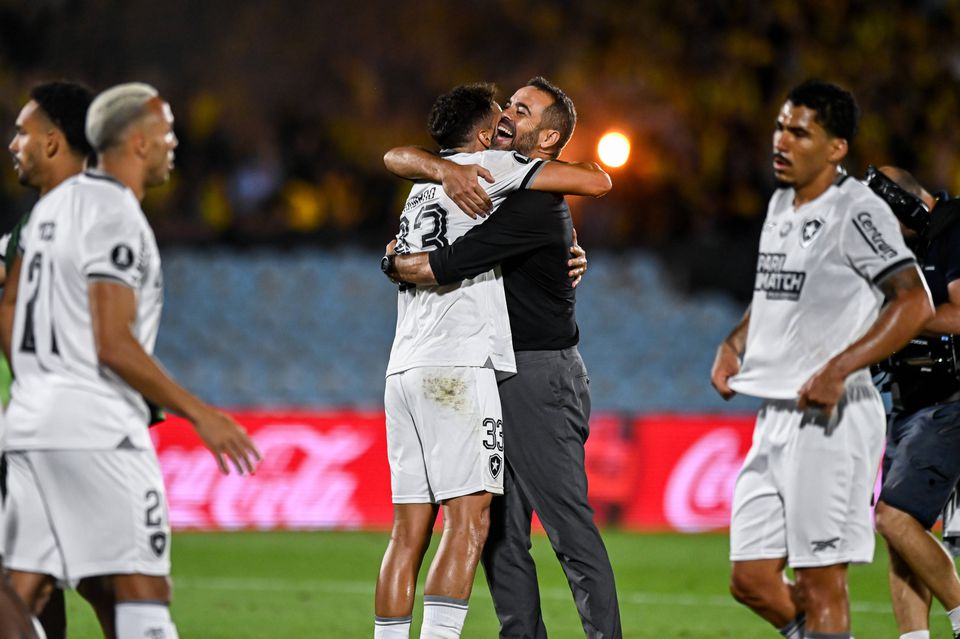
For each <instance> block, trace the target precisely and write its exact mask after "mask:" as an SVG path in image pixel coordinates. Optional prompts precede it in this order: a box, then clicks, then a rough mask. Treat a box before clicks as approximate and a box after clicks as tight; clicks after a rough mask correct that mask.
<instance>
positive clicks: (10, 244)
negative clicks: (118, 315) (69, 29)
mask: <svg viewBox="0 0 960 639" xmlns="http://www.w3.org/2000/svg"><path fill="white" fill-rule="evenodd" d="M91 100H93V94H92V93H91V92H90V90H89V89H88V88H87V87H85V86H82V85H80V84H76V83H73V82H48V83H45V84H39V85H37V86H35V87H34V88H33V89H31V91H30V100H29V101H28V102H27V104H25V105H24V106H23V108H22V109H21V111H20V114H19V115H18V117H17V121H16V131H15V133H14V136H13V139H12V140H11V141H10V145H9V147H8V148H9V151H10V153H11V154H12V155H13V163H14V170H15V171H16V173H17V179H18V180H19V182H20V184H22V185H24V186H27V187H30V188H32V189H36V190H37V192H38V194H39V196H40V197H41V198H43V197H44V196H46V195H47V193H49V192H50V191H51V190H53V189H54V188H56V187H57V186H59V185H60V184H61V183H62V182H63V181H64V180H66V179H67V178H69V177H72V176H74V175H76V174H77V173H80V172H81V171H83V168H84V164H85V162H86V161H87V160H89V159H90V157H91V156H93V149H92V148H91V147H90V144H89V142H87V138H86V134H85V133H84V124H85V121H86V117H87V108H88V107H89V106H90V102H91ZM28 218H29V214H27V215H24V216H23V218H22V219H21V220H20V222H19V223H18V224H17V226H16V227H15V228H14V229H13V231H12V232H11V233H9V234H7V235H5V236H4V237H3V239H2V240H0V253H3V258H4V259H3V267H2V268H0V273H2V275H0V285H3V283H5V281H6V279H7V275H8V274H9V275H10V280H12V281H14V282H15V280H16V278H17V276H18V273H19V268H20V261H19V255H20V251H19V244H20V242H19V240H20V231H21V229H22V227H23V225H24V224H25V223H26V221H27V219H28ZM11 289H15V283H14V285H13V286H12V287H11ZM13 298H14V295H12V294H11V295H9V297H8V300H7V301H8V302H9V303H11V305H10V306H8V307H6V308H5V309H4V310H6V311H7V312H9V313H12V312H13V306H12V302H13ZM5 463H6V462H5V460H4V461H3V462H0V464H2V465H4V466H5ZM3 473H4V474H5V468H4V470H3ZM0 551H2V547H0ZM99 586H100V584H99V583H96V582H93V581H91V582H90V583H88V584H85V588H83V589H82V590H81V594H83V595H84V597H87V598H88V599H89V600H90V601H91V603H92V604H93V605H94V608H95V609H96V610H97V614H98V616H100V614H101V612H103V611H104V610H106V609H109V611H110V612H112V606H110V605H107V606H106V607H105V606H103V605H101V602H102V601H103V599H102V598H103V596H104V594H105V593H104V592H103V591H102V589H101V588H100V587H99ZM0 616H2V615H0ZM40 623H41V624H42V626H43V629H44V632H45V633H46V635H47V638H48V639H56V638H58V637H63V636H65V635H66V616H65V612H64V601H63V591H62V590H60V589H59V588H57V589H54V590H53V592H52V593H51V594H50V596H49V598H48V600H47V604H46V605H45V606H44V608H43V612H42V613H41V614H40Z"/></svg>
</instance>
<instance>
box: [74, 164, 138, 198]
mask: <svg viewBox="0 0 960 639" xmlns="http://www.w3.org/2000/svg"><path fill="white" fill-rule="evenodd" d="M71 180H73V187H74V188H75V189H77V190H79V191H81V192H83V193H85V194H87V195H88V196H89V197H94V198H97V199H100V200H104V201H107V202H120V201H127V200H128V199H129V195H130V189H128V188H127V187H126V186H125V185H124V184H123V183H122V182H120V181H119V180H118V179H116V178H115V177H113V176H111V175H107V174H106V173H100V172H97V171H84V172H83V173H80V174H79V175H76V176H74V177H73V178H71Z"/></svg>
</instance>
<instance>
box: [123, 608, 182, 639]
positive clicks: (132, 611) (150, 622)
mask: <svg viewBox="0 0 960 639" xmlns="http://www.w3.org/2000/svg"><path fill="white" fill-rule="evenodd" d="M115 610H116V611H117V612H116V615H117V617H116V619H117V639H179V638H178V636H177V627H176V626H174V625H173V620H172V619H171V618H170V608H169V607H168V606H167V605H166V604H162V603H154V602H147V601H125V602H123V603H118V604H117V605H116V607H115Z"/></svg>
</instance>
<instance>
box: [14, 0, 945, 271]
mask: <svg viewBox="0 0 960 639" xmlns="http://www.w3.org/2000/svg"><path fill="white" fill-rule="evenodd" d="M822 4H823V3H819V2H812V3H802V4H798V3H794V2H789V1H787V0H777V1H774V2H760V1H742V2H736V3H717V4H711V3H707V4H704V3H696V4H689V3H675V2H667V1H665V0H658V1H655V2H645V3H634V4H624V3H620V2H616V1H614V0H600V1H598V2H592V3H575V2H546V1H542V2H535V3H525V4H524V5H523V6H520V5H516V4H515V3H507V2H498V3H496V6H495V8H493V10H491V9H490V8H489V7H487V6H480V5H465V6H460V5H457V6H456V7H454V6H453V5H449V4H447V3H443V2H436V1H435V2H417V3H414V5H409V4H406V3H404V4H402V5H398V4H396V3H390V2H387V1H386V0H375V1H372V2H364V3H351V4H347V5H332V4H330V3H314V4H306V3H300V2H294V1H293V0H285V1H282V2H276V3H271V4H270V5H269V6H264V5H262V4H260V3H239V4H236V3H228V2H226V1H225V0H214V1H211V2H205V3H202V4H201V5H195V4H190V5H188V4H187V3H168V4H166V5H164V6H163V7H156V6H154V5H152V4H146V3H127V4H126V5H125V6H124V7H123V8H121V9H120V10H114V9H110V10H108V8H107V7H108V3H104V2H92V3H88V2H79V1H61V2H40V3H31V4H30V5H29V6H27V7H26V8H22V7H21V8H10V7H7V8H0V96H2V100H0V118H2V120H3V121H5V122H12V121H13V119H14V116H15V109H16V108H17V105H18V104H20V103H21V102H22V99H23V97H24V96H25V93H26V91H27V90H28V88H29V87H30V86H31V85H32V84H33V83H35V82H36V81H39V80H43V79H50V77H49V76H50V75H51V73H53V74H54V75H57V76H63V77H69V78H72V79H79V80H83V81H85V82H87V83H88V84H90V85H91V86H92V87H94V88H95V89H96V88H100V86H101V85H103V84H105V83H106V82H107V81H108V80H109V79H114V78H118V77H132V76H134V75H136V76H138V77H144V78H145V79H147V80H149V81H151V82H153V83H154V84H155V85H157V86H162V87H164V89H165V91H166V92H167V94H168V95H170V96H171V102H172V103H175V104H177V105H178V107H179V110H180V112H181V113H182V114H183V115H182V116H181V117H180V119H179V120H178V124H177V127H178V130H177V133H178V135H179V138H180V141H181V145H180V149H179V150H178V154H179V157H180V159H181V163H180V167H181V173H180V174H179V175H178V176H177V177H176V178H175V180H174V181H173V182H172V183H171V184H170V185H169V186H168V187H165V188H164V189H163V190H162V191H161V192H159V193H156V194H153V195H151V197H150V199H149V200H148V201H147V202H146V209H147V210H149V211H150V212H151V219H152V221H153V223H154V226H155V228H156V229H157V235H158V238H159V239H160V241H161V242H164V243H170V242H179V243H197V242H204V243H206V242H220V241H224V242H228V243H237V244H250V243H263V242H273V243H278V242H282V243H289V242H293V241H302V242H306V243H316V244H321V245H327V244H329V243H331V242H349V243H353V244H362V245H368V246H374V245H376V244H378V243H379V242H380V241H381V239H382V238H383V237H385V236H386V235H387V234H389V233H391V232H393V230H394V229H393V227H394V225H395V217H396V214H395V212H396V210H397V207H398V206H399V204H400V203H401V201H402V198H403V196H404V194H405V189H406V185H404V184H402V183H401V182H398V181H396V180H394V179H392V178H390V177H389V176H387V175H386V173H385V171H383V168H382V163H381V155H382V153H383V151H385V150H386V149H387V148H390V147H391V146H394V145H396V144H400V143H403V142H419V143H421V144H424V145H429V140H428V139H427V138H426V137H425V136H424V135H423V133H422V130H423V123H422V119H423V115H422V114H423V113H425V112H426V110H427V107H428V100H429V96H433V95H436V94H437V93H438V92H440V91H442V90H444V89H446V88H447V87H449V85H450V83H451V82H456V81H470V80H477V79H489V80H493V81H497V82H499V83H500V84H501V87H504V86H510V85H512V84H514V83H516V82H519V81H521V80H523V79H525V78H527V77H529V76H531V75H533V74H535V73H544V74H545V75H548V76H549V77H552V78H555V79H556V80H557V81H558V82H559V83H561V84H562V85H563V86H565V87H567V89H568V91H570V92H571V93H572V94H574V95H577V96H580V97H579V101H578V106H579V109H580V111H581V113H582V115H583V118H582V119H583V123H582V125H581V130H580V131H579V134H578V135H577V136H576V137H575V139H574V142H573V143H572V144H571V146H570V148H569V149H568V150H567V152H566V155H567V156H569V157H571V158H588V157H592V156H593V148H592V146H593V144H594V141H595V140H596V138H597V137H598V136H599V134H600V133H601V132H602V129H603V128H606V127H611V128H620V129H623V130H625V131H627V132H628V133H629V134H630V135H631V137H632V139H633V154H632V158H631V160H630V162H629V164H628V165H627V167H625V168H623V169H620V170H615V171H614V172H613V179H614V182H615V185H616V188H615V189H614V191H613V192H612V193H611V195H610V197H608V198H605V199H604V200H601V201H599V202H579V203H577V210H575V212H574V213H575V215H576V216H577V218H578V226H579V227H580V228H581V237H582V238H584V240H585V242H586V243H587V246H588V247H589V246H595V247H599V246H607V247H611V248H621V247H626V246H636V245H642V246H648V247H657V248H659V247H666V246H669V247H670V248H671V255H673V256H674V257H675V259H677V261H678V262H684V263H686V262H688V261H689V260H690V259H693V260H694V261H696V260H697V259H698V256H703V257H700V258H699V259H701V260H703V261H705V262H707V263H709V261H710V259H709V258H710V256H711V255H712V254H713V251H714V250H722V249H720V248H718V247H719V246H721V245H726V243H727V241H730V242H733V241H735V240H734V239H733V238H734V237H736V236H743V235H744V233H743V232H742V231H744V230H753V229H755V228H756V227H757V226H758V225H759V221H760V220H761V219H762V214H763V210H764V201H765V197H766V194H767V193H769V192H770V190H771V189H772V183H771V181H770V177H769V175H768V174H767V171H766V161H765V160H766V158H767V156H768V153H769V151H768V148H769V142H768V131H767V126H768V124H769V122H770V121H771V114H773V113H774V112H775V111H776V108H777V101H778V100H779V99H780V96H782V94H783V92H784V91H785V90H786V89H787V88H788V86H789V85H790V84H791V83H792V82H795V80H796V79H797V78H798V77H810V76H820V77H826V76H829V77H830V78H832V79H835V80H837V81H840V82H843V83H845V84H846V85H847V86H850V87H851V88H852V89H853V90H854V91H855V92H856V94H857V95H858V97H859V99H860V101H861V103H862V105H863V107H864V109H863V110H864V113H865V118H864V121H863V124H862V132H861V135H860V137H859V139H858V142H857V144H856V145H855V148H854V149H853V150H852V153H851V161H850V162H849V163H848V168H849V169H850V170H851V171H852V172H857V173H859V172H862V170H863V169H864V168H865V166H866V160H865V159H864V158H870V161H872V162H874V163H878V162H882V163H890V164H895V165H897V166H901V167H904V168H906V169H907V170H910V171H912V172H914V173H915V174H917V175H918V176H920V177H921V178H922V179H923V180H924V181H925V182H926V183H929V184H931V185H935V186H936V187H937V188H945V189H949V190H956V189H957V188H958V187H960V156H958V152H957V149H958V148H960V145H958V144H957V142H958V139H957V138H958V133H957V130H956V127H953V126H951V119H952V116H953V115H954V114H955V113H956V112H957V110H958V107H960V104H958V99H957V92H956V91H955V90H954V88H953V86H954V85H952V84H951V82H950V80H951V79H952V80H954V81H955V80H956V78H957V75H958V74H960V48H958V46H957V45H956V44H955V41H954V40H952V39H951V38H950V37H949V34H952V33H955V32H956V28H957V26H958V23H960V6H958V5H957V4H956V3H949V2H941V1H937V0H927V1H925V2H908V1H906V0H901V1H897V2H882V3H876V2H866V1H863V0H841V1H838V2H831V3H830V10H829V11H824V10H821V9H822V7H821V6H820V5H822ZM491 20H492V21H493V22H492V23H491V27H494V25H495V28H494V31H493V33H494V35H493V37H490V34H488V33H487V30H486V29H480V28H477V26H476V25H477V24H483V23H484V22H485V21H491ZM324 24H335V25H338V28H336V29H325V30H324V32H323V35H322V36H318V35H315V32H316V30H317V25H324ZM573 25H576V28H573ZM211 34H215V35H212V36H211ZM512 43H524V44H523V46H522V48H520V49H517V48H515V46H514V45H513V44H512ZM548 43H553V44H557V43H562V46H563V50H564V51H565V55H563V56H557V55H556V53H555V51H556V47H554V46H538V45H546V44H548ZM694 43H695V46H694ZM118 47H122V49H123V51H124V55H123V56H117V55H114V53H113V51H115V50H117V48H118ZM399 51H402V52H403V55H398V52H399ZM438 52H443V53H442V54H438ZM894 52H895V53H894ZM54 70H55V71H54ZM906 78H909V90H906V89H905V87H904V82H905V79H906ZM502 91H503V90H502ZM500 97H501V99H505V98H506V95H504V94H501V96H500ZM692 176H696V183H695V186H694V184H693V183H692V181H691V180H692ZM30 203H31V202H30V200H29V196H27V195H24V193H23V192H22V191H21V190H20V189H18V188H17V187H16V184H15V183H14V182H13V181H12V178H11V177H10V174H9V173H5V175H4V181H3V182H2V183H0V215H2V216H3V217H2V220H0V226H11V225H12V224H13V221H14V220H15V219H16V218H17V216H19V215H20V214H21V213H22V212H23V211H24V210H26V209H27V208H28V206H29V205H30ZM587 213H588V214H587ZM746 235H750V236H751V237H749V241H748V244H747V245H748V246H749V244H750V243H752V242H753V233H746ZM691 246H692V247H694V248H693V249H689V248H686V247H691ZM747 252H748V253H750V251H747ZM745 261H746V262H747V264H749V265H752V255H751V256H749V257H748V258H747V259H746V260H745ZM693 270H694V274H693V276H692V277H693V279H695V280H696V279H703V278H704V277H706V278H707V279H708V280H709V279H710V274H709V273H700V274H699V276H698V275H697V272H696V271H697V269H696V268H695V267H694V268H693ZM699 270H700V271H703V270H705V269H699ZM717 279H721V278H717ZM708 283H714V282H708ZM716 283H717V284H721V282H716Z"/></svg>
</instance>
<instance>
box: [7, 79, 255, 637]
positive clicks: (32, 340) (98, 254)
mask: <svg viewBox="0 0 960 639" xmlns="http://www.w3.org/2000/svg"><path fill="white" fill-rule="evenodd" d="M86 135H87V138H88V140H89V141H90V143H91V145H92V146H93V147H94V149H95V150H96V151H97V154H98V163H99V168H98V170H97V171H88V172H86V173H83V174H81V175H78V176H74V177H71V178H69V179H67V180H65V181H63V182H62V183H61V184H60V185H59V186H57V187H56V188H54V189H53V190H52V191H50V192H49V193H47V194H46V196H45V197H43V198H42V199H41V200H40V201H39V202H38V203H37V206H36V207H35V208H34V210H33V212H32V213H31V217H30V220H29V222H28V223H27V225H26V227H25V228H24V230H23V235H22V237H23V240H22V246H23V258H22V264H23V267H22V268H21V269H20V274H19V280H18V282H17V291H16V293H15V294H16V307H15V314H14V317H13V326H12V327H11V326H10V325H9V323H8V322H7V321H6V320H7V318H6V317H5V316H3V317H0V329H2V333H0V334H2V342H3V348H4V351H5V353H6V354H7V355H8V358H9V359H10V361H11V363H12V366H13V370H14V373H15V380H14V385H13V388H12V391H11V403H10V406H9V408H8V411H7V429H6V431H5V432H4V435H3V442H2V445H3V448H4V450H6V451H7V455H8V460H9V476H8V488H9V494H8V498H7V504H6V521H5V522H4V525H5V533H6V534H5V556H6V560H7V564H8V568H9V570H10V578H11V582H12V583H13V585H14V588H15V589H16V590H17V592H18V594H19V595H20V596H21V598H22V599H23V600H24V601H25V602H26V603H27V606H28V607H29V608H31V610H33V611H34V612H36V610H37V609H38V607H39V605H40V604H41V603H42V602H41V599H42V593H43V591H44V589H45V588H46V587H47V586H48V585H49V584H50V583H52V582H53V581H54V580H56V581H59V582H61V583H67V584H70V585H75V584H77V583H78V582H81V581H83V580H85V579H89V578H93V577H98V576H106V577H107V579H108V581H109V582H110V585H111V586H112V590H113V596H114V598H115V600H116V605H115V633H116V637H117V638H118V639H128V638H134V637H137V638H141V637H151V638H154V639H171V638H175V637H176V636H177V633H176V628H175V626H174V624H173V621H172V620H171V618H170V613H169V610H168V604H169V601H170V584H169V579H168V575H169V563H170V560H169V557H170V544H169V541H170V530H169V523H168V521H167V509H166V500H165V497H164V488H163V481H162V477H161V475H160V468H159V466H158V464H157V458H156V453H155V451H154V450H153V446H152V444H151V442H150V438H149V436H148V434H147V424H148V420H149V415H150V410H149V408H148V404H147V402H148V401H149V402H152V403H153V404H155V405H157V406H160V407H165V408H168V409H170V410H172V411H174V412H177V413H180V414H182V415H184V416H186V417H187V418H188V419H189V420H190V421H191V422H192V423H193V425H194V428H195V429H196V431H197V433H198V434H199V435H200V437H201V438H202V439H203V441H204V443H205V444H206V445H207V447H208V448H210V450H211V451H212V452H213V454H214V456H215V457H216V460H217V463H218V464H219V466H220V468H221V470H222V471H223V472H228V466H227V464H228V460H229V462H231V463H232V464H233V465H234V466H235V467H236V469H237V470H238V472H241V473H243V472H251V471H252V469H253V465H254V463H255V461H256V460H257V459H258V458H259V453H258V452H257V451H256V448H255V447H254V445H253V443H252V442H251V441H250V439H249V438H248V437H247V435H246V433H245V432H244V431H243V429H242V428H241V427H240V426H239V425H238V424H236V423H235V422H234V421H233V420H231V419H230V418H229V417H227V416H226V415H224V414H222V413H220V412H218V411H216V410H214V409H212V408H211V407H209V406H207V405H206V404H204V403H203V402H201V401H200V400H199V399H197V398H196V397H194V396H193V395H191V394H190V393H188V392H187V391H186V390H184V389H183V388H182V387H180V386H179V385H177V384H176V383H175V382H174V381H173V380H171V379H170V378H169V377H168V376H167V374H166V373H165V372H164V371H163V369H162V368H160V366H159V365H158V364H157V363H156V361H155V360H154V359H153V358H152V356H151V355H150V352H151V351H152V349H153V345H154V342H155V340H156V334H157V329H158V327H159V321H160V305H161V298H162V275H161V269H160V258H159V254H158V252H157V247H156V241H155V239H154V236H153V232H152V230H151V229H150V226H149V224H148V223H147V221H146V218H145V217H144V215H143V212H142V210H141V209H140V205H139V202H140V201H141V200H142V198H143V196H144V192H145V190H146V189H147V188H148V187H151V186H157V185H159V184H163V183H164V182H165V181H166V180H167V179H168V177H169V172H170V170H171V168H172V166H173V152H174V149H175V148H176V146H177V139H176V136H175V135H174V133H173V115H172V113H171V111H170V107H169V105H168V104H167V103H166V102H165V101H164V100H163V99H162V98H161V97H160V96H159V95H158V94H157V91H156V90H155V89H153V88H152V87H149V86H147V85H144V84H124V85H119V86H117V87H114V88H112V89H109V90H107V91H105V92H103V93H101V94H100V95H99V96H97V98H96V99H95V100H94V101H93V103H92V104H91V106H90V109H89V112H88V114H87V119H86ZM9 290H10V289H9V288H8V289H7V291H5V295H6V294H7V292H8V291H9Z"/></svg>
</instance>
